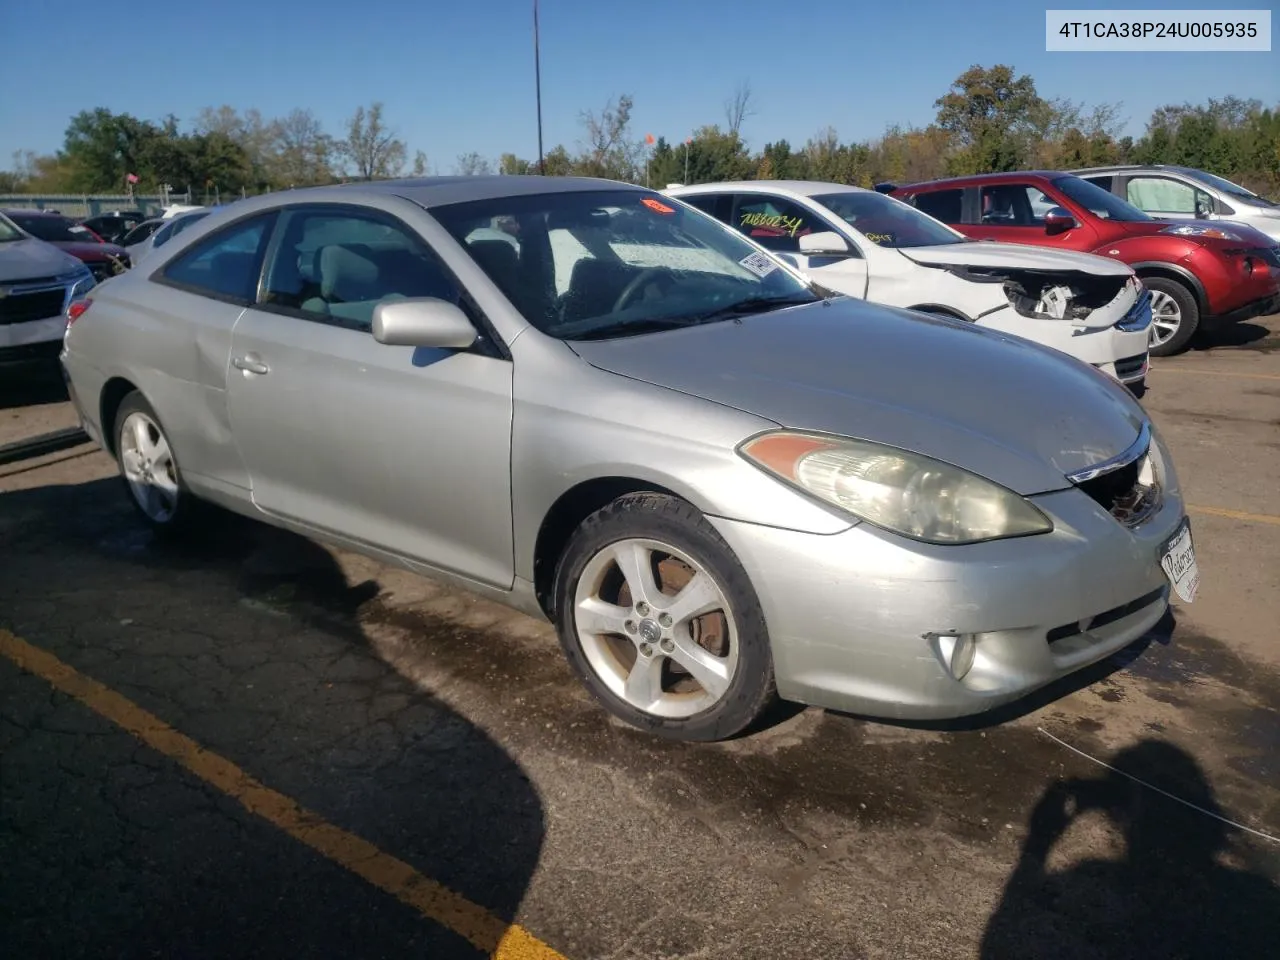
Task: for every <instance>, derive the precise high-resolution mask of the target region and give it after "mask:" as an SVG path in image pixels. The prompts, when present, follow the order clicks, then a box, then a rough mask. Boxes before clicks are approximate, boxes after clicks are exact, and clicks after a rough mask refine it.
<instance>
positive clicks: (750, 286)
mask: <svg viewBox="0 0 1280 960" xmlns="http://www.w3.org/2000/svg"><path fill="white" fill-rule="evenodd" d="M431 214H432V216H434V217H435V218H436V219H437V220H438V221H439V222H440V223H441V224H442V225H443V226H444V228H445V229H446V230H447V231H448V232H449V233H450V235H451V236H453V237H454V239H456V240H457V241H458V242H459V243H460V244H462V246H463V247H464V248H465V249H466V251H467V253H468V254H470V256H471V257H472V259H473V260H475V262H476V263H477V264H478V265H479V266H480V268H481V269H482V270H483V271H484V272H485V273H486V275H488V277H489V278H490V279H491V280H492V281H493V283H494V284H495V285H496V286H497V287H498V288H499V289H500V290H501V291H502V293H503V294H504V295H505V296H506V298H507V299H508V300H509V301H510V302H511V304H512V305H513V306H514V307H515V309H516V310H517V311H519V312H520V313H521V314H522V315H523V316H524V317H525V319H527V320H528V321H529V322H530V323H531V324H533V325H534V326H535V327H537V328H538V329H539V330H541V331H543V332H544V333H546V334H548V335H550V336H553V337H557V338H560V339H577V338H607V337H615V336H629V335H633V334H639V333H646V332H653V331H656V330H661V329H670V328H672V327H679V326H688V325H692V324H695V323H703V322H713V321H717V320H721V319H730V318H732V317H739V316H742V315H743V314H745V313H750V312H762V311H764V310H771V309H777V308H779V307H781V306H784V305H787V304H795V303H803V302H811V301H815V300H817V299H818V297H817V296H816V295H815V294H814V293H812V292H811V291H810V290H809V288H808V286H807V285H806V284H805V283H804V281H802V280H801V279H799V278H798V277H797V276H796V275H795V274H793V273H791V272H790V271H788V270H787V269H785V268H784V267H782V265H781V264H779V263H778V261H776V260H774V259H773V258H772V257H770V256H768V255H767V254H764V253H761V252H760V251H759V250H757V249H756V248H755V247H753V246H752V245H751V244H750V243H748V242H747V241H746V240H744V239H742V238H741V237H738V236H736V235H735V234H734V233H733V231H731V230H726V229H725V228H724V227H723V226H722V225H721V224H719V223H717V222H715V221H714V220H712V219H710V218H708V217H706V216H704V215H703V214H701V213H698V212H697V211H694V210H688V209H686V208H684V207H683V206H681V205H680V204H677V203H674V202H672V201H670V200H668V199H667V198H666V197H663V196H661V195H660V194H657V193H654V192H651V191H647V190H599V191H596V190H593V191H565V192H556V193H547V194H536V195H529V196H518V197H501V198H495V199H492V200H478V201H472V202H467V203H457V204H448V205H445V206H440V207H433V208H432V209H431Z"/></svg>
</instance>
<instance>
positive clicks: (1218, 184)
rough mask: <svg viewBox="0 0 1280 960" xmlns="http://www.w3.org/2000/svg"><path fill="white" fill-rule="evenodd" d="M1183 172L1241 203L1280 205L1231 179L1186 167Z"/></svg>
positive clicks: (1258, 205) (1257, 205)
mask: <svg viewBox="0 0 1280 960" xmlns="http://www.w3.org/2000/svg"><path fill="white" fill-rule="evenodd" d="M1183 172H1184V173H1186V174H1187V175H1188V176H1191V177H1195V178H1196V179H1197V180H1199V181H1200V182H1201V183H1203V184H1206V185H1207V186H1210V187H1213V188H1214V189H1216V190H1221V191H1222V192H1223V193H1225V194H1227V195H1228V196H1230V197H1234V198H1235V199H1237V200H1240V201H1242V202H1243V203H1246V204H1251V205H1253V206H1256V207H1276V206H1280V204H1278V203H1276V202H1275V201H1274V200H1272V199H1270V198H1269V197H1264V196H1262V195H1260V194H1257V193H1254V192H1253V191H1252V190H1246V189H1245V188H1244V187H1242V186H1240V184H1238V183H1234V182H1233V181H1231V180H1224V179H1223V178H1222V177H1218V176H1214V175H1213V174H1212V173H1207V172H1205V171H1204V170H1190V169H1188V170H1184V171H1183Z"/></svg>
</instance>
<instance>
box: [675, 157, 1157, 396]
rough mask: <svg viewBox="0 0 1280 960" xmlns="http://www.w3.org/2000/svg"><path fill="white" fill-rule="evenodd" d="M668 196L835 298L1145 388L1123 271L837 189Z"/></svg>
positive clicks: (688, 191)
mask: <svg viewBox="0 0 1280 960" xmlns="http://www.w3.org/2000/svg"><path fill="white" fill-rule="evenodd" d="M665 193H666V195H667V196H670V197H674V198H676V199H679V200H680V201H682V202H684V203H687V204H690V205H691V206H694V207H696V208H698V209H700V210H702V211H703V212H704V213H708V214H710V215H711V216H713V217H715V218H716V219H718V220H720V221H722V222H724V223H726V224H728V225H729V226H731V227H733V228H734V229H736V230H738V231H739V232H741V233H742V234H743V235H745V236H747V237H749V238H750V239H752V240H754V241H755V242H756V243H758V244H759V245H760V246H762V247H764V248H765V249H767V250H769V251H770V252H772V253H773V254H774V255H775V256H779V257H782V258H784V259H786V260H788V261H789V262H790V263H792V264H794V265H795V266H796V267H797V268H799V269H800V270H801V271H802V272H803V273H805V274H807V275H808V276H809V277H810V279H812V280H813V281H814V282H815V283H818V284H820V285H821V286H823V287H826V288H828V289H830V290H834V291H835V292H837V293H842V294H845V295H847V296H851V297H859V298H861V299H865V300H871V301H873V302H875V303H883V304H886V305H888V306H894V307H906V308H908V309H913V310H920V311H923V312H925V313H933V314H941V315H943V316H948V317H952V318H956V319H960V320H968V321H971V322H973V323H976V324H978V325H979V326H983V327H990V328H992V329H995V330H1000V331H1001V332H1004V333H1009V334H1013V335H1015V336H1019V337H1023V338H1025V339H1027V340H1034V341H1035V342H1037V343H1041V344H1044V345H1046V346H1050V347H1053V348H1055V349H1057V350H1061V351H1062V352H1064V353H1067V354H1070V355H1071V356H1073V357H1075V358H1077V359H1079V360H1083V361H1084V362H1085V363H1088V364H1091V365H1092V366H1094V367H1097V368H1098V369H1099V370H1102V371H1103V372H1105V373H1107V374H1109V375H1110V376H1112V377H1114V378H1115V379H1116V380H1119V381H1120V382H1121V383H1124V384H1126V385H1128V386H1129V387H1130V389H1132V390H1133V391H1134V392H1135V393H1141V391H1142V388H1143V385H1144V382H1145V379H1146V374H1147V366H1148V358H1147V340H1148V331H1147V328H1148V327H1149V326H1150V325H1151V297H1150V294H1148V293H1147V291H1146V290H1145V289H1143V286H1142V283H1141V281H1140V280H1139V279H1138V278H1137V276H1136V275H1135V274H1134V272H1133V269H1132V268H1131V267H1130V266H1128V265H1127V264H1124V263H1119V262H1117V261H1114V260H1110V259H1108V258H1106V257H1098V256H1094V255H1093V254H1087V253H1074V252H1071V251H1064V250H1049V249H1039V248H1037V247H1032V246H1027V245H1025V244H1010V243H990V242H985V241H984V242H978V241H973V240H970V239H969V238H968V237H965V236H964V235H963V234H961V233H958V232H957V231H955V230H952V229H951V228H950V227H948V226H947V225H946V224H944V223H941V222H940V221H938V220H935V219H934V218H933V217H930V216H928V215H927V214H924V213H921V212H920V211H919V210H917V209H916V208H915V207H912V206H910V205H909V204H906V203H903V202H902V201H901V200H897V199H895V198H893V197H890V196H887V195H886V194H883V193H877V192H876V191H873V190H862V189H860V188H858V187H849V186H845V185H843V184H835V183H816V182H809V181H780V180H750V181H741V182H736V183H708V184H699V185H697V186H672V187H669V188H668V189H667V190H666V191H665Z"/></svg>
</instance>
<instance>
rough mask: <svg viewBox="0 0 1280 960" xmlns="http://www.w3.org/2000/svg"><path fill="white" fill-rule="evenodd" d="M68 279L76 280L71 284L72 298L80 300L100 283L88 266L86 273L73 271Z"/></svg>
mask: <svg viewBox="0 0 1280 960" xmlns="http://www.w3.org/2000/svg"><path fill="white" fill-rule="evenodd" d="M68 279H69V280H71V281H74V282H73V283H72V286H71V299H72V300H78V299H79V298H80V297H83V296H84V295H85V294H86V293H88V292H89V291H90V290H92V289H93V288H94V287H96V286H97V285H98V281H97V280H95V279H93V273H92V272H91V271H90V270H89V268H88V267H85V269H84V273H73V274H72V275H71V276H70V277H69V278H68Z"/></svg>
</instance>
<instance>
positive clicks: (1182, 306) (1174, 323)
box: [1142, 277, 1200, 357]
mask: <svg viewBox="0 0 1280 960" xmlns="http://www.w3.org/2000/svg"><path fill="white" fill-rule="evenodd" d="M1142 285H1143V286H1144V287H1146V288H1147V289H1148V290H1149V291H1151V339H1150V341H1149V344H1148V351H1149V352H1150V354H1151V356H1153V357H1169V356H1173V355H1174V354H1175V353H1181V352H1182V351H1183V350H1185V349H1187V345H1188V344H1190V343H1191V338H1192V337H1194V336H1195V335H1196V330H1197V329H1198V328H1199V326H1200V307H1199V306H1198V305H1197V304H1196V298H1195V296H1194V295H1193V294H1192V292H1191V291H1190V290H1188V289H1187V287H1186V286H1185V285H1183V284H1181V283H1179V282H1178V281H1177V280H1169V279H1166V278H1165V277H1143V278H1142Z"/></svg>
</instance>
